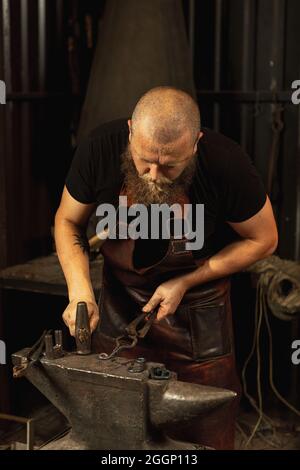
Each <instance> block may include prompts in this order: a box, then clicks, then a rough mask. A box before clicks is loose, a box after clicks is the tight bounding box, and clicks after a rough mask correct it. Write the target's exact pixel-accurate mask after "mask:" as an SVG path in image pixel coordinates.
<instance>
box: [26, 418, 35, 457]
mask: <svg viewBox="0 0 300 470" xmlns="http://www.w3.org/2000/svg"><path fill="white" fill-rule="evenodd" d="M33 446H34V421H33V419H29V420H28V421H27V424H26V449H27V450H33Z"/></svg>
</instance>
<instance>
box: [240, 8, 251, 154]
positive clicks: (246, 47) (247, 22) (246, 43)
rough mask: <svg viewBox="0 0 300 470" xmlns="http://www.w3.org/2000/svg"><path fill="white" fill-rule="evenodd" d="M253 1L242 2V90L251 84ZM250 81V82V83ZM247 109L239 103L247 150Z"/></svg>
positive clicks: (242, 138) (244, 145)
mask: <svg viewBox="0 0 300 470" xmlns="http://www.w3.org/2000/svg"><path fill="white" fill-rule="evenodd" d="M252 5H253V2H252V1H251V0H244V4H243V33H242V44H243V48H242V90H243V91H247V89H248V88H250V86H253V83H252V80H251V79H252V77H250V73H249V69H250V26H251V12H252V8H251V6H252ZM250 82H251V83H250ZM248 116H249V109H248V105H247V104H242V105H241V141H240V142H241V146H242V147H243V149H244V150H247V140H248V131H249V122H248Z"/></svg>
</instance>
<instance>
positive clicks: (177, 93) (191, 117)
mask: <svg viewBox="0 0 300 470" xmlns="http://www.w3.org/2000/svg"><path fill="white" fill-rule="evenodd" d="M131 131H132V134H141V135H143V136H144V137H146V138H147V139H151V140H153V141H154V142H157V143H158V144H167V143H170V142H173V141H175V140H177V139H179V138H180V137H181V136H183V135H184V134H187V133H189V134H190V137H191V139H193V140H195V139H196V138H197V135H198V134H199V131H200V112H199V108H198V106H197V104H196V102H195V101H194V100H193V98H192V97H191V96H190V95H188V94H187V93H185V92H184V91H182V90H178V89H176V88H173V87H167V86H164V87H157V88H152V89H151V90H149V91H148V92H147V93H145V94H144V95H143V96H142V97H141V99H140V100H139V101H138V103H137V105H136V107H135V109H134V111H133V114H132V120H131Z"/></svg>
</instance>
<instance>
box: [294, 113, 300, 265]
mask: <svg viewBox="0 0 300 470" xmlns="http://www.w3.org/2000/svg"><path fill="white" fill-rule="evenodd" d="M296 165H297V167H296V175H297V180H296V223H295V232H296V233H295V247H294V250H295V260H296V261H300V105H298V138H297V158H296Z"/></svg>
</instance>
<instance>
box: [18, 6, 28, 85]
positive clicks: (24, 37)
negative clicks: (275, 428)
mask: <svg viewBox="0 0 300 470" xmlns="http://www.w3.org/2000/svg"><path fill="white" fill-rule="evenodd" d="M20 5H21V79H22V89H23V90H24V91H28V89H29V86H28V85H29V72H28V2H21V4H20Z"/></svg>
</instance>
